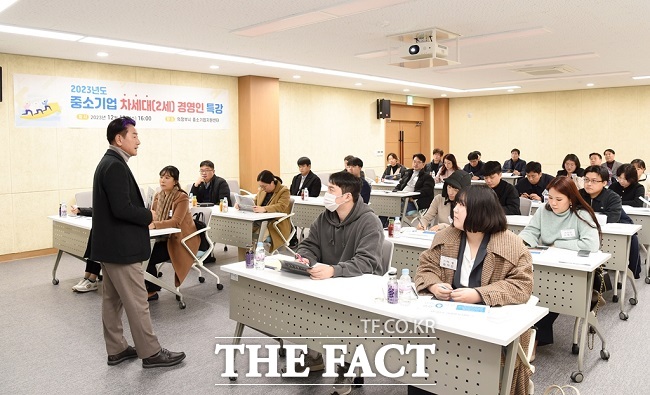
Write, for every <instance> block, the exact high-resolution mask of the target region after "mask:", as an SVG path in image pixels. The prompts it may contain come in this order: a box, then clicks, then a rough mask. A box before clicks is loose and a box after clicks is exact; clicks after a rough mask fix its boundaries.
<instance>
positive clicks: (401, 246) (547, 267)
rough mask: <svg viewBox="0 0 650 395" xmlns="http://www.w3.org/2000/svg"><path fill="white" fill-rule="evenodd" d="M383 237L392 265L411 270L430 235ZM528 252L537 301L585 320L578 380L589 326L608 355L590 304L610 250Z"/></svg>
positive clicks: (578, 343)
mask: <svg viewBox="0 0 650 395" xmlns="http://www.w3.org/2000/svg"><path fill="white" fill-rule="evenodd" d="M386 240H388V241H390V242H391V243H393V257H392V259H391V266H392V267H395V268H396V269H397V271H398V272H399V271H400V270H401V269H404V268H406V269H409V270H410V271H411V273H416V272H417V267H418V264H419V261H420V253H421V252H422V251H424V250H426V249H428V248H429V247H430V246H431V242H432V241H433V237H431V234H425V233H424V232H422V231H417V232H409V231H407V232H403V233H402V234H401V236H400V237H398V238H396V237H386ZM531 256H532V258H533V276H534V283H533V295H535V296H537V297H538V298H539V305H540V306H543V307H547V308H548V309H549V311H552V312H555V313H559V314H567V315H570V316H573V317H576V318H578V319H580V320H582V321H583V322H587V324H588V325H583V326H582V327H581V332H580V333H578V330H577V329H578V325H577V322H576V330H575V331H574V334H573V336H574V337H573V346H572V351H573V353H574V354H578V370H577V371H575V372H572V374H571V378H572V379H573V380H574V381H577V382H580V381H582V379H583V378H584V372H583V371H584V353H585V341H586V339H587V329H588V326H593V327H594V328H596V330H597V333H598V334H599V337H600V339H601V343H602V348H601V351H600V356H601V358H602V359H604V360H607V359H609V352H608V351H607V349H606V347H605V346H606V343H605V340H604V338H603V336H602V333H603V332H602V330H601V327H600V324H599V323H598V318H597V317H596V316H595V315H594V313H593V312H591V311H590V307H591V291H592V287H593V282H594V271H595V270H596V269H597V268H598V267H599V266H600V265H602V264H604V263H605V262H606V261H607V260H608V259H610V257H611V254H608V253H603V252H598V253H591V254H590V255H589V257H587V258H579V257H577V255H576V252H575V251H570V250H564V249H559V248H550V249H549V250H547V251H544V252H539V251H535V250H532V253H531ZM567 262H574V263H567ZM411 277H415V274H411Z"/></svg>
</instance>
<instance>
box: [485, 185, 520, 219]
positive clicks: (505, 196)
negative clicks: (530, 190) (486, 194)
mask: <svg viewBox="0 0 650 395" xmlns="http://www.w3.org/2000/svg"><path fill="white" fill-rule="evenodd" d="M492 189H493V190H494V192H496V193H497V196H498V197H499V203H501V207H503V211H505V213H506V215H521V211H520V210H519V194H518V193H517V190H516V189H515V186H514V185H512V184H510V183H508V182H506V181H504V180H501V181H500V182H499V183H498V184H497V186H496V188H492Z"/></svg>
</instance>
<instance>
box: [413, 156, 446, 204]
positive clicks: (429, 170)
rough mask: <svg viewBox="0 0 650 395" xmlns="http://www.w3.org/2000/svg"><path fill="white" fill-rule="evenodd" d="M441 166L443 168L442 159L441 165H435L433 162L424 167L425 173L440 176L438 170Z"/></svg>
mask: <svg viewBox="0 0 650 395" xmlns="http://www.w3.org/2000/svg"><path fill="white" fill-rule="evenodd" d="M440 166H442V159H440V162H439V163H433V161H431V162H429V163H427V164H426V165H425V166H424V171H425V172H427V173H429V174H431V173H433V174H434V175H435V174H438V170H440ZM418 204H419V203H418Z"/></svg>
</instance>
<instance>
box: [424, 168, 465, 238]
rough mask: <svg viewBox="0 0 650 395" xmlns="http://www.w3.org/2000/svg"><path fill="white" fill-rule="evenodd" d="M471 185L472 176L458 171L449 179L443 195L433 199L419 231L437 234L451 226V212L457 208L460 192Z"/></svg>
mask: <svg viewBox="0 0 650 395" xmlns="http://www.w3.org/2000/svg"><path fill="white" fill-rule="evenodd" d="M471 183H472V178H471V177H470V175H469V174H468V173H465V172H462V171H456V172H454V174H452V175H451V176H449V177H447V178H446V179H445V183H444V185H443V186H442V193H441V194H439V195H436V197H435V198H433V201H432V202H431V205H430V206H429V209H428V210H427V212H426V214H424V215H423V216H422V219H421V220H420V223H419V224H418V229H420V230H427V229H430V230H433V231H434V232H437V231H439V230H443V229H445V228H446V227H448V226H449V225H451V212H452V211H453V210H454V207H456V196H457V195H458V191H459V190H461V189H462V188H464V187H466V186H469V185H470V184H471Z"/></svg>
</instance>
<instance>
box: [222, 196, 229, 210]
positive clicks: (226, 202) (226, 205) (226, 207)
mask: <svg viewBox="0 0 650 395" xmlns="http://www.w3.org/2000/svg"><path fill="white" fill-rule="evenodd" d="M221 211H222V212H224V213H227V212H228V198H227V197H225V198H223V209H222V210H221Z"/></svg>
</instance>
